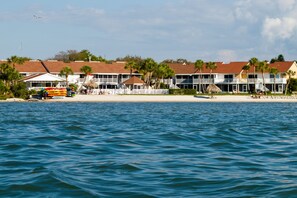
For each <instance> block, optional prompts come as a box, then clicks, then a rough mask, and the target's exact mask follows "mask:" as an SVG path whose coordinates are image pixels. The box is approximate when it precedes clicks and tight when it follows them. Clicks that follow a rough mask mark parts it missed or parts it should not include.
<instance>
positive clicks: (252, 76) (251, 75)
mask: <svg viewBox="0 0 297 198" xmlns="http://www.w3.org/2000/svg"><path fill="white" fill-rule="evenodd" d="M249 78H252V79H253V78H258V76H257V74H256V75H255V76H254V74H249Z"/></svg>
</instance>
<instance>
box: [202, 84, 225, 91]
mask: <svg viewBox="0 0 297 198" xmlns="http://www.w3.org/2000/svg"><path fill="white" fill-rule="evenodd" d="M206 92H207V93H220V92H222V90H221V89H220V88H219V87H218V86H216V85H215V84H210V85H208V87H207V88H206Z"/></svg>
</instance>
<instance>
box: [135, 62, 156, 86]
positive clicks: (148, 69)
mask: <svg viewBox="0 0 297 198" xmlns="http://www.w3.org/2000/svg"><path fill="white" fill-rule="evenodd" d="M157 66H158V64H157V63H156V62H155V61H154V59H152V58H147V59H145V60H143V61H142V62H141V64H140V67H139V70H140V72H141V73H142V75H143V77H144V82H145V84H146V85H147V86H150V85H151V78H152V75H153V71H154V70H155V69H156V67H157Z"/></svg>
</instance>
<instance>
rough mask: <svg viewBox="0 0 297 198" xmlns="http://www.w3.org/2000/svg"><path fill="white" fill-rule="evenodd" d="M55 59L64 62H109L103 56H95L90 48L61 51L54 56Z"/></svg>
mask: <svg viewBox="0 0 297 198" xmlns="http://www.w3.org/2000/svg"><path fill="white" fill-rule="evenodd" d="M51 59H55V60H59V61H63V62H66V63H67V62H71V61H100V62H108V61H107V60H106V59H105V58H103V57H102V56H95V55H94V54H92V53H91V52H90V51H89V50H86V49H84V50H81V51H77V50H67V51H66V52H64V51H61V52H59V53H57V54H56V55H55V56H54V57H53V58H51Z"/></svg>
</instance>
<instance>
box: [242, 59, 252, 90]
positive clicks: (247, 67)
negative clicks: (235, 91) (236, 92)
mask: <svg viewBox="0 0 297 198" xmlns="http://www.w3.org/2000/svg"><path fill="white" fill-rule="evenodd" d="M250 69H251V66H250V65H249V64H246V65H244V66H243V67H242V70H243V71H245V75H246V87H247V91H248V92H250V88H249V79H248V76H249V73H248V72H249V70H250Z"/></svg>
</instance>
